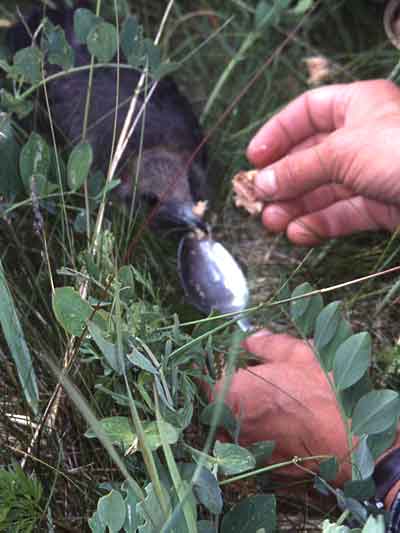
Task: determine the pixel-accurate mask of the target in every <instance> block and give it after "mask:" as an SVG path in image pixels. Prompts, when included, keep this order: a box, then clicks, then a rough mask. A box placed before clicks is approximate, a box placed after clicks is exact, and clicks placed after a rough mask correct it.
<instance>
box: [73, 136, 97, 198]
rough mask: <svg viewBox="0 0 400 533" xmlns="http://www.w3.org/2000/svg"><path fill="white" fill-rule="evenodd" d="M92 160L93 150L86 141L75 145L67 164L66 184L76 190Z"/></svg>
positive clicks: (83, 180)
mask: <svg viewBox="0 0 400 533" xmlns="http://www.w3.org/2000/svg"><path fill="white" fill-rule="evenodd" d="M92 162H93V150H92V147H91V146H90V144H89V143H88V142H84V143H81V144H78V145H77V146H75V148H74V149H73V150H72V152H71V154H70V156H69V159H68V165H67V175H68V186H69V188H70V189H71V190H72V191H76V190H78V189H80V187H82V185H83V184H84V183H85V181H86V179H87V177H88V175H89V171H90V167H91V166H92Z"/></svg>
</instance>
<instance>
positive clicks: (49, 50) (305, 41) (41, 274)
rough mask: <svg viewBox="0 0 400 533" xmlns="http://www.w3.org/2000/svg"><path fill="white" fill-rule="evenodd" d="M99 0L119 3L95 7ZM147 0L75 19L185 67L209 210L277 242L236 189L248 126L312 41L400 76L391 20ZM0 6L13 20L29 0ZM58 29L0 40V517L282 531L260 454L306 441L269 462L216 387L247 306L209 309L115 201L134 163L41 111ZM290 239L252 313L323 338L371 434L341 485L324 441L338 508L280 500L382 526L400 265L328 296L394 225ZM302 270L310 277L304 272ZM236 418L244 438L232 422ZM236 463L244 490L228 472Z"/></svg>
mask: <svg viewBox="0 0 400 533" xmlns="http://www.w3.org/2000/svg"><path fill="white" fill-rule="evenodd" d="M100 4H101V11H100V13H101V15H102V17H104V18H101V19H99V18H96V17H95V16H94V12H95V11H96V8H100ZM133 4H134V8H135V10H136V14H137V15H138V21H139V24H138V22H137V21H136V19H132V18H126V17H125V15H126V14H127V12H129V11H130V9H132V7H131V8H130V6H129V5H128V3H127V2H123V1H119V2H117V1H115V2H112V1H111V0H110V1H108V2H97V5H94V7H93V13H89V12H84V13H82V16H81V18H80V19H79V20H78V22H77V27H76V31H77V33H78V34H79V38H80V39H81V41H82V42H84V43H86V45H87V46H88V48H89V50H90V51H91V53H92V54H93V56H94V58H95V60H94V61H93V65H92V66H88V69H90V68H97V67H96V65H97V64H98V63H109V62H110V61H111V60H112V58H113V56H114V52H115V50H116V47H117V44H118V37H119V39H120V41H121V46H122V47H123V48H124V47H125V51H126V55H127V57H128V58H129V64H128V66H127V68H138V69H140V70H141V71H142V72H144V73H145V78H146V77H147V76H150V77H153V78H155V79H158V78H160V77H162V76H164V75H165V74H167V73H170V72H173V75H174V77H176V79H177V80H178V81H179V83H180V85H181V86H182V88H183V89H184V90H185V92H186V93H187V94H188V95H189V96H190V97H191V100H192V101H193V105H194V106H195V108H196V109H197V110H198V113H199V115H200V116H201V120H202V123H203V126H204V128H205V131H206V132H207V138H208V145H209V155H210V162H209V173H210V176H211V179H212V180H213V181H214V189H215V195H214V199H213V202H212V206H211V209H210V210H211V212H213V211H214V212H220V215H219V217H218V219H216V220H214V221H213V223H214V226H215V233H216V234H217V235H219V236H221V238H223V239H224V240H225V241H226V242H228V246H232V248H233V249H235V246H236V247H237V246H238V244H237V243H238V242H239V243H240V242H242V241H244V240H248V239H249V238H250V236H251V239H253V240H252V241H251V242H252V243H253V246H260V242H264V241H260V240H261V238H262V239H265V242H267V239H266V238H265V236H264V233H263V232H262V231H261V230H260V228H259V227H258V222H254V221H250V220H248V219H247V218H246V217H245V216H243V215H242V214H240V213H237V212H235V211H234V210H233V209H232V207H231V198H230V178H231V176H232V175H233V174H234V173H235V172H237V171H238V170H239V169H240V168H243V167H245V166H246V165H248V163H247V162H246V160H245V156H244V151H245V147H246V144H247V143H248V141H249V139H250V138H251V136H252V134H253V133H254V132H255V131H256V130H257V128H258V127H259V126H260V125H261V124H262V123H263V122H264V121H265V120H266V118H268V117H269V116H271V115H272V114H273V113H274V112H275V111H276V110H277V109H279V108H280V107H281V106H282V105H284V104H285V103H286V102H287V101H288V100H289V99H290V98H292V97H293V96H295V95H297V94H299V93H300V92H301V91H303V90H304V89H306V88H307V87H308V82H307V79H308V76H309V74H308V72H307V68H306V64H305V62H304V59H305V58H307V57H310V56H319V55H323V56H326V57H327V58H328V59H329V61H330V65H331V66H330V69H331V70H330V75H329V76H330V77H329V80H330V81H351V80H353V79H362V78H367V77H374V76H377V77H378V76H381V77H389V76H390V75H391V73H392V71H393V69H395V67H396V65H397V63H398V61H399V55H398V51H397V50H395V49H394V48H393V47H391V46H390V45H389V44H388V43H387V40H386V38H385V36H384V32H383V28H382V25H381V23H380V22H378V20H377V13H379V9H380V8H379V7H377V6H374V5H372V4H371V5H370V4H369V3H367V2H365V0H355V1H354V2H353V1H352V2H345V1H344V0H343V1H342V0H335V1H330V2H314V1H312V0H299V1H293V2H290V1H289V0H279V1H278V0H276V1H274V2H272V1H260V2H242V1H240V0H230V1H224V2H221V1H219V0H201V1H200V2H191V1H183V0H177V1H176V2H175V3H173V5H172V9H171V11H170V12H166V11H165V5H164V4H163V3H160V2H158V1H155V0H154V1H153V0H150V1H144V0H143V1H141V2H136V3H133V2H132V5H133ZM27 5H29V2H27ZM116 6H118V12H119V14H120V15H121V21H120V22H121V25H118V30H117V26H116V24H115V7H116ZM0 15H1V17H2V19H4V20H10V21H11V20H14V18H13V17H15V5H14V2H11V1H7V2H5V3H4V4H3V5H2V6H1V7H0ZM164 15H166V20H165V23H163V24H162V26H163V27H162V30H163V31H162V35H161V40H160V43H159V44H155V43H154V40H153V38H154V36H155V35H156V34H157V31H158V29H159V27H160V23H161V21H162V20H163V17H164ZM123 20H125V22H123ZM134 20H135V22H134ZM119 31H120V32H121V33H120V34H119ZM132 31H133V32H137V33H136V35H137V37H138V39H137V41H138V42H137V44H136V45H135V47H133V48H132V49H131V48H130V46H131V43H130V41H129V39H126V40H125V41H124V36H125V37H126V35H128V34H129V33H128V34H127V32H132ZM44 34H45V39H44V40H43V41H41V42H40V43H36V45H35V46H33V47H29V48H26V49H24V50H21V51H19V52H17V54H16V55H15V56H14V57H13V58H12V57H10V54H8V53H7V50H6V48H5V46H4V47H1V49H0V52H1V54H2V56H1V62H0V67H1V69H2V70H3V73H4V76H3V79H2V89H1V104H0V107H1V114H0V157H1V167H0V249H1V254H0V260H1V263H0V325H1V328H0V332H1V333H0V358H1V361H2V365H1V369H0V379H1V382H2V384H3V389H2V390H3V391H4V392H3V395H2V400H1V407H0V435H1V438H2V446H1V447H0V463H1V469H0V531H6V532H11V531H12V532H14V531H35V530H37V531H46V530H49V531H63V530H67V531H70V530H75V529H78V528H81V529H82V528H83V529H85V528H86V529H87V527H88V524H89V526H90V528H91V530H92V531H95V532H103V531H115V532H117V531H121V530H122V531H126V532H136V531H140V532H154V533H156V532H159V531H165V532H166V531H179V532H181V531H182V532H183V531H188V532H195V531H199V532H203V533H204V532H212V531H217V530H218V529H217V528H220V529H219V531H221V532H222V533H235V532H238V533H239V532H241V531H246V532H248V533H252V532H256V531H259V530H260V529H262V528H264V530H265V531H271V532H272V531H275V530H276V524H277V523H278V522H279V520H278V516H277V510H276V509H277V498H276V497H275V495H274V494H272V491H271V486H270V485H268V489H267V490H266V489H265V488H263V486H262V482H261V481H259V480H260V479H262V476H261V474H264V473H266V472H271V471H274V470H278V471H279V469H280V468H281V467H282V466H285V465H287V464H301V465H302V467H303V468H307V461H308V459H309V458H288V461H287V462H286V463H285V464H284V465H282V464H275V465H271V466H269V467H265V466H261V465H262V464H264V463H265V460H266V459H267V458H268V457H269V456H270V455H271V454H272V451H273V447H274V443H272V442H269V441H268V442H263V443H258V444H257V446H256V447H249V448H243V447H241V446H239V445H238V434H239V432H240V423H239V421H238V420H237V419H236V418H235V417H234V416H233V414H232V412H231V411H230V410H229V409H228V407H227V406H226V405H224V403H223V396H222V398H218V399H216V401H215V402H213V403H212V404H211V405H207V402H206V399H205V395H204V391H203V390H202V386H201V384H204V383H206V384H207V385H209V386H212V385H213V383H214V380H215V379H216V378H217V377H218V376H219V375H220V373H221V369H222V367H224V368H225V375H226V376H228V379H229V377H231V376H232V374H233V372H234V370H235V368H236V367H237V366H239V365H240V366H245V365H246V364H247V362H248V355H247V354H245V353H243V350H242V349H241V347H240V342H241V340H242V338H243V333H241V332H240V331H238V328H237V326H236V325H235V320H234V319H232V320H230V321H228V320H222V319H220V318H218V317H217V316H212V317H209V318H208V319H204V318H201V317H200V316H199V315H198V314H197V313H196V312H195V311H193V310H192V309H191V308H190V307H189V306H188V305H187V304H185V303H184V302H183V297H182V295H181V289H180V288H179V283H178V277H177V274H176V262H175V258H174V254H175V250H174V244H173V243H170V242H163V241H161V240H160V239H157V237H155V236H154V235H152V234H151V233H150V232H148V231H147V230H146V228H144V229H143V227H144V226H145V223H146V221H142V220H140V219H138V218H136V217H134V216H127V215H126V214H125V213H123V212H122V211H120V210H119V209H117V208H116V209H113V210H110V209H108V208H106V206H107V202H108V199H109V196H110V193H111V191H112V190H113V188H115V186H116V185H117V184H118V181H117V176H115V175H114V174H113V172H112V171H110V173H109V174H108V175H107V176H106V177H103V176H99V175H93V174H92V173H91V166H92V162H93V154H92V148H91V146H90V144H88V143H87V142H86V141H85V139H82V142H81V143H79V144H78V145H77V146H76V147H75V148H73V149H72V150H70V151H63V152H61V151H60V150H57V149H56V146H55V137H54V134H53V130H52V123H51V118H50V120H49V127H48V135H45V134H44V133H43V130H42V129H40V128H39V127H37V128H36V121H37V120H39V114H38V113H37V108H38V106H39V105H41V101H39V99H38V90H39V89H40V88H43V87H45V84H44V79H43V76H44V75H45V73H44V71H43V68H42V67H43V60H44V58H45V57H47V58H48V59H49V58H50V56H51V60H52V61H54V63H56V64H58V65H60V66H61V67H62V68H63V69H64V71H63V72H62V74H61V75H63V76H68V75H69V72H68V70H69V69H71V68H74V67H73V66H72V60H71V51H70V49H69V47H68V45H67V43H66V42H65V39H64V36H63V32H62V31H61V30H60V28H57V27H54V26H53V25H51V24H49V23H46V24H45V25H44ZM144 36H146V37H144ZM143 83H144V82H143ZM44 111H47V113H48V114H49V111H51V110H50V109H48V108H47V109H45V110H44ZM49 116H51V113H50V114H49ZM31 119H32V122H31ZM27 124H28V125H27ZM39 131H40V133H39ZM111 167H113V165H111ZM244 227H245V228H248V229H243V228H244ZM253 232H254V234H255V237H254V234H253ZM257 239H258V240H257ZM255 243H257V244H255ZM274 246H275V247H278V248H279V250H280V254H281V255H283V257H284V260H285V261H284V262H285V265H284V268H283V269H282V268H281V266H280V265H278V267H279V268H278V270H279V274H278V273H277V272H276V271H275V270H274V269H273V268H272V269H271V272H268V273H267V274H266V276H270V278H271V280H270V281H268V286H267V289H266V290H265V291H264V292H262V293H261V294H262V300H258V301H256V303H259V302H260V305H256V306H255V307H256V309H255V313H254V316H253V318H254V320H257V321H259V322H260V323H266V322H272V323H273V324H274V325H276V326H277V327H278V328H282V327H283V326H284V327H285V329H287V328H288V327H291V328H293V329H294V330H296V331H297V333H298V334H299V335H302V336H304V337H313V340H314V346H315V351H316V356H317V357H318V359H319V362H320V364H321V366H322V368H323V370H324V372H325V373H326V375H327V376H328V379H329V381H330V384H331V386H332V390H333V391H334V393H335V395H336V398H337V401H338V404H339V406H340V411H341V414H342V418H343V423H344V426H345V427H346V431H347V435H348V439H349V442H351V440H352V438H353V436H359V437H360V444H359V446H358V447H357V448H356V449H355V450H354V451H353V457H352V459H353V464H354V468H353V481H352V482H350V483H349V484H348V485H347V486H346V487H345V489H344V491H343V492H342V491H336V490H335V489H334V488H333V487H332V486H331V482H332V481H333V479H334V478H335V475H336V473H337V462H336V460H335V459H334V458H331V457H327V456H323V457H322V456H321V457H319V458H318V460H319V461H320V472H319V473H318V475H315V476H314V483H315V486H316V488H317V489H319V490H320V491H321V492H323V493H331V494H333V495H334V496H335V497H336V498H337V500H338V507H337V508H335V509H330V511H329V514H328V513H327V512H326V511H325V510H321V509H318V508H316V507H315V506H310V508H306V507H305V504H304V502H303V501H302V500H301V499H299V498H295V497H294V498H293V499H291V500H289V501H287V500H286V499H285V498H282V501H280V500H279V499H278V509H279V508H281V513H282V512H283V511H284V512H285V513H288V514H290V513H293V512H295V511H296V512H298V510H299V507H300V508H301V509H302V511H304V516H307V517H308V518H307V519H313V520H317V523H318V524H322V522H323V520H324V519H325V520H326V522H325V526H324V527H325V530H326V531H331V530H329V529H328V527H329V524H328V519H329V521H330V522H332V523H333V522H335V521H336V520H339V522H343V521H344V520H345V519H346V518H347V517H348V516H349V515H350V514H351V515H352V517H353V519H354V520H355V521H356V522H357V526H356V527H358V528H362V527H363V526H364V524H365V523H366V522H367V520H368V522H367V523H368V526H365V527H375V528H376V529H374V531H383V529H379V528H382V527H383V526H382V525H381V524H380V523H379V520H378V519H375V518H374V517H370V518H368V510H367V509H366V508H365V507H364V506H363V505H362V503H361V502H363V500H364V499H365V498H367V497H369V496H370V495H372V494H373V491H374V487H373V485H372V484H371V472H372V467H373V459H374V457H376V456H377V455H378V454H379V453H381V452H382V450H384V449H385V448H386V447H387V446H388V445H389V444H390V443H391V442H392V439H393V434H394V432H393V429H394V426H395V424H396V421H397V418H398V412H399V397H398V394H397V393H395V392H393V391H391V390H388V389H387V388H386V387H393V388H396V387H397V386H398V383H399V377H398V364H396V361H397V360H398V350H397V348H393V345H394V344H395V340H396V335H398V332H397V327H396V307H395V305H394V303H393V302H394V301H395V299H396V297H397V291H398V285H399V284H398V281H397V280H396V278H394V277H391V278H390V277H387V278H381V279H380V280H379V282H378V281H374V280H372V281H371V280H369V281H368V282H365V283H362V284H355V285H349V286H346V287H343V288H341V289H339V290H337V291H333V292H332V293H330V292H329V293H328V298H331V297H332V300H334V301H330V300H329V301H328V302H327V304H326V305H325V304H324V302H323V300H322V297H321V295H320V294H318V293H317V294H315V293H314V292H313V288H312V287H313V286H318V287H319V288H321V289H322V288H324V287H325V288H326V287H327V286H328V285H333V284H336V283H342V282H346V281H350V280H352V279H354V278H356V277H359V276H363V275H367V274H370V273H371V272H377V271H378V270H382V269H384V268H388V267H390V266H393V265H394V264H396V262H397V261H398V255H399V247H398V238H397V235H395V236H394V237H392V238H391V239H390V240H388V238H387V236H381V235H377V236H368V237H365V236H361V237H356V238H353V239H346V240H344V241H343V242H342V243H331V244H329V245H327V246H325V247H323V248H321V249H320V250H318V251H315V252H313V253H311V254H306V252H304V251H294V250H292V249H290V248H289V246H288V244H287V243H286V242H285V241H284V239H283V238H282V239H280V241H279V242H275V244H274ZM260 254H261V255H262V256H264V255H265V252H264V251H263V250H262V251H260ZM349 257H350V258H351V259H350V260H349ZM289 258H290V259H291V260H290V261H289ZM304 258H305V259H304ZM286 259H287V261H286ZM257 260H258V259H257V258H256V259H255V264H249V265H248V266H249V278H250V284H251V286H252V287H255V286H256V283H257V277H259V276H260V272H261V271H262V269H264V271H263V275H264V276H265V265H264V264H263V263H262V261H259V262H258V263H257ZM282 270H284V274H285V280H289V283H288V282H283V281H282V276H281V274H282ZM306 271H311V272H312V275H310V274H308V273H307V272H306ZM304 280H307V281H306V282H304ZM309 282H311V283H312V286H311V285H310V283H309ZM289 285H290V286H293V287H294V286H296V285H298V286H297V288H296V289H294V291H293V292H291V290H290V289H289ZM310 292H311V293H312V294H311V295H310V294H309V293H310ZM338 298H340V299H341V300H343V304H339V302H337V301H336V300H337V299H338ZM288 302H290V304H289V305H288ZM371 306H372V307H371ZM371 308H372V309H373V310H374V312H371ZM382 317H383V318H382ZM385 321H386V323H385ZM382 322H384V323H382ZM350 323H351V324H352V325H350ZM353 328H354V331H355V332H356V333H353ZM363 330H368V331H369V332H370V333H366V332H365V331H363ZM380 352H382V357H381V358H379V357H378V358H376V357H374V356H373V354H376V353H380ZM388 369H389V371H390V372H389V374H388ZM331 371H332V374H330V372H331ZM368 375H371V376H372V378H373V379H372V381H373V383H374V385H373V384H372V383H370V380H369V379H368ZM382 384H383V385H384V386H385V388H384V389H382V387H381V385H382ZM203 388H204V387H203ZM351 419H352V420H351ZM218 428H223V429H224V430H225V432H228V433H229V434H230V436H231V438H232V441H233V443H232V444H228V443H221V442H219V441H218V440H216V439H215V435H216V432H217V430H218ZM13 461H18V462H19V464H20V465H21V466H18V467H17V466H14V465H13ZM263 462H264V463H263ZM249 479H250V480H252V482H253V483H254V486H253V487H250V490H248V486H247V485H246V484H245V483H246V482H247V481H248V480H249ZM242 480H246V481H242ZM239 481H240V482H241V483H242V484H241V485H240V488H239V494H238V495H236V496H233V495H232V494H231V493H230V492H229V488H230V487H232V486H236V484H237V483H238V482H239ZM306 483H307V482H306ZM308 483H309V482H308ZM247 492H249V494H248V493H247ZM235 504H236V505H235ZM280 506H281V507H280ZM339 508H340V509H341V510H342V511H343V509H344V511H343V513H342V514H341V511H339ZM282 509H283V511H282ZM310 517H311V518H310ZM338 517H339V518H338ZM375 520H376V523H373V522H374V521H375ZM371 524H372V526H371ZM296 527H297V526H296ZM301 527H303V526H302V522H301V521H300V523H299V526H298V530H301ZM332 527H333V526H332ZM35 528H36V529H35ZM107 528H108V529H107ZM371 530H372V529H371ZM354 531H361V529H355V530H354Z"/></svg>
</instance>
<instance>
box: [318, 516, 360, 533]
mask: <svg viewBox="0 0 400 533" xmlns="http://www.w3.org/2000/svg"><path fill="white" fill-rule="evenodd" d="M352 531H355V530H353V529H350V528H349V527H347V526H338V525H337V524H334V523H333V522H330V521H329V520H328V519H327V520H324V521H323V523H322V533H351V532H352Z"/></svg>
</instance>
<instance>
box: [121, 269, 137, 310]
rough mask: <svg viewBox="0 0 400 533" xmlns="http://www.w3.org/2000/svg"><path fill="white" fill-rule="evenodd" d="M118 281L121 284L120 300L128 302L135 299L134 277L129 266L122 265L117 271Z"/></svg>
mask: <svg viewBox="0 0 400 533" xmlns="http://www.w3.org/2000/svg"><path fill="white" fill-rule="evenodd" d="M118 281H119V282H120V283H121V292H120V294H121V300H123V301H124V302H129V301H131V300H133V298H134V297H135V277H134V274H133V269H132V267H131V265H124V266H123V267H121V268H120V269H119V270H118Z"/></svg>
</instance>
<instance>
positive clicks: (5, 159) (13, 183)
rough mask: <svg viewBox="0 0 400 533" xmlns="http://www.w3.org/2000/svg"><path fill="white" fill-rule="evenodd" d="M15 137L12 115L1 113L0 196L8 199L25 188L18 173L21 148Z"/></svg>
mask: <svg viewBox="0 0 400 533" xmlns="http://www.w3.org/2000/svg"><path fill="white" fill-rule="evenodd" d="M15 137H16V136H15V133H14V128H13V127H12V123H11V119H10V116H9V115H7V114H6V113H0V160H1V165H0V196H4V197H5V198H6V200H11V199H13V198H15V196H17V195H18V194H19V193H20V192H22V190H23V188H22V183H21V179H20V177H19V173H18V161H19V151H20V149H19V144H18V142H17V140H16V138H15Z"/></svg>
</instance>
